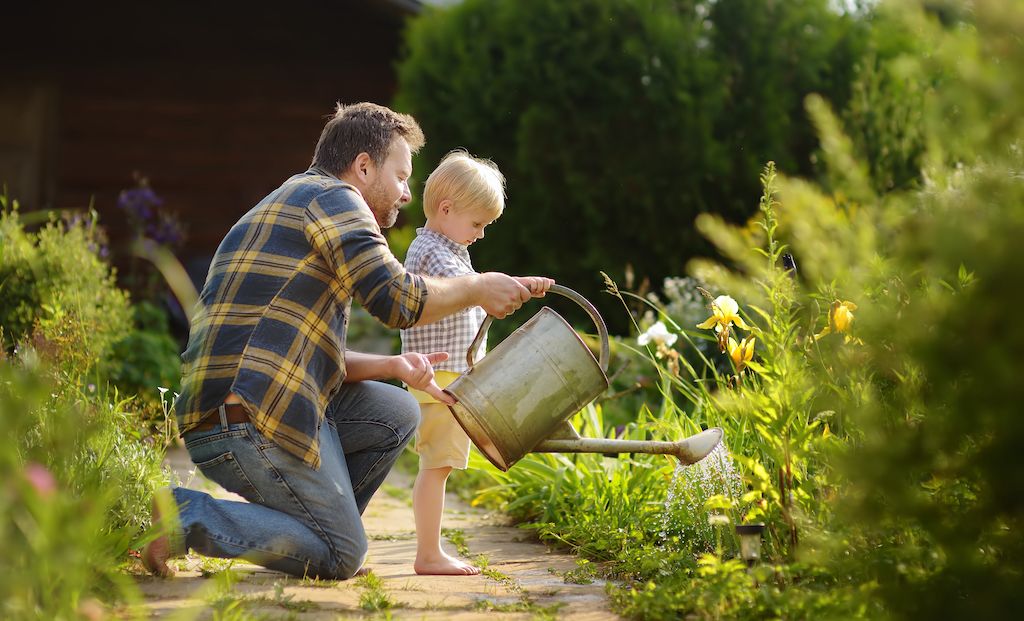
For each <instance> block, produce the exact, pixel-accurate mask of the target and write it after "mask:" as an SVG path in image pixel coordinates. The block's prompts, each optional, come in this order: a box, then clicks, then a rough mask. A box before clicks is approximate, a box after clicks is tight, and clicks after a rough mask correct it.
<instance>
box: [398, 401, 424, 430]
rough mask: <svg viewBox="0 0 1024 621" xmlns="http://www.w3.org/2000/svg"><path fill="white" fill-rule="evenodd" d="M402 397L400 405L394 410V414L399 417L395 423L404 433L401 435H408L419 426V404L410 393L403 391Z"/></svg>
mask: <svg viewBox="0 0 1024 621" xmlns="http://www.w3.org/2000/svg"><path fill="white" fill-rule="evenodd" d="M402 395H403V397H402V400H401V402H400V404H399V405H398V406H397V407H396V408H395V411H396V413H397V414H398V415H399V416H400V418H399V420H398V421H396V422H398V423H400V424H401V426H402V429H403V430H405V431H406V434H403V435H409V434H411V433H412V432H414V431H416V428H417V427H419V426H420V404H419V401H416V397H414V396H412V394H411V393H409V392H407V391H404V390H403V391H402Z"/></svg>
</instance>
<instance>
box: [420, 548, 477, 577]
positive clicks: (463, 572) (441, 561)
mask: <svg viewBox="0 0 1024 621" xmlns="http://www.w3.org/2000/svg"><path fill="white" fill-rule="evenodd" d="M412 568H413V569H414V570H415V571H416V573H417V574H420V575H421V576H424V575H425V576H475V575H477V574H479V573H480V568H479V567H474V566H473V565H470V564H469V563H464V562H462V561H460V560H459V559H457V558H453V557H451V556H448V555H447V554H445V553H444V552H441V554H440V556H431V557H421V556H419V555H417V556H416V562H414V563H413V565H412Z"/></svg>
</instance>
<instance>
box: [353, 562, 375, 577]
mask: <svg viewBox="0 0 1024 621" xmlns="http://www.w3.org/2000/svg"><path fill="white" fill-rule="evenodd" d="M371 571H373V570H372V569H370V568H369V567H367V566H366V565H363V566H362V567H360V568H359V569H358V570H356V573H355V574H353V575H352V577H353V578H361V577H363V576H365V575H366V574H368V573H370V572H371Z"/></svg>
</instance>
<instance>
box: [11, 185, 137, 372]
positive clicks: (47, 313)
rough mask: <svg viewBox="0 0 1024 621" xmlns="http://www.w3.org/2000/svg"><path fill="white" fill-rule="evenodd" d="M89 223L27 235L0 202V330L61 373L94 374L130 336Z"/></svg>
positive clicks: (124, 307) (125, 309) (121, 300)
mask: <svg viewBox="0 0 1024 621" xmlns="http://www.w3.org/2000/svg"><path fill="white" fill-rule="evenodd" d="M98 250H99V248H98V246H97V237H96V224H95V219H94V218H89V219H88V220H85V221H83V220H79V221H74V222H70V223H67V224H62V223H59V222H55V221H51V222H49V223H47V224H46V225H45V226H43V228H42V229H41V230H40V231H38V232H35V233H33V232H29V231H26V230H25V228H24V226H23V224H22V222H21V219H20V217H19V213H18V210H17V203H15V202H13V201H12V202H10V203H9V202H8V199H7V197H6V196H2V197H0V326H3V329H4V335H5V336H4V338H5V339H6V342H7V344H8V346H10V345H13V344H17V343H25V344H29V345H33V346H35V347H36V349H38V350H39V351H40V353H42V354H43V355H46V354H47V353H48V352H52V353H53V354H56V355H59V357H60V358H59V359H58V360H56V361H55V362H57V363H58V364H60V365H61V366H63V367H64V369H65V371H71V370H75V371H76V372H83V373H84V372H86V371H88V370H90V369H95V368H96V367H97V366H98V365H99V364H100V363H101V362H103V361H105V360H106V359H107V358H108V357H109V356H110V354H111V351H112V350H113V346H114V344H115V343H116V342H117V341H118V340H120V339H121V338H123V337H124V335H125V333H127V332H129V331H130V326H131V316H130V310H129V306H128V296H127V294H125V293H124V292H123V291H121V290H120V289H118V288H117V287H116V286H115V283H114V273H113V271H112V270H111V268H110V266H109V265H108V264H106V263H105V262H104V261H103V260H102V259H101V258H100V256H99V253H98Z"/></svg>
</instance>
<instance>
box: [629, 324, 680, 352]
mask: <svg viewBox="0 0 1024 621" xmlns="http://www.w3.org/2000/svg"><path fill="white" fill-rule="evenodd" d="M677 338H679V335H678V334H672V333H671V332H669V331H668V328H666V327H665V324H664V323H662V322H660V321H658V322H656V323H655V324H654V325H653V326H651V327H650V328H647V331H646V332H644V333H643V334H641V335H640V336H639V337H637V339H636V342H637V343H639V344H640V345H647V344H648V343H657V344H660V345H664V346H665V347H672V343H675V342H676V339H677Z"/></svg>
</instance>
